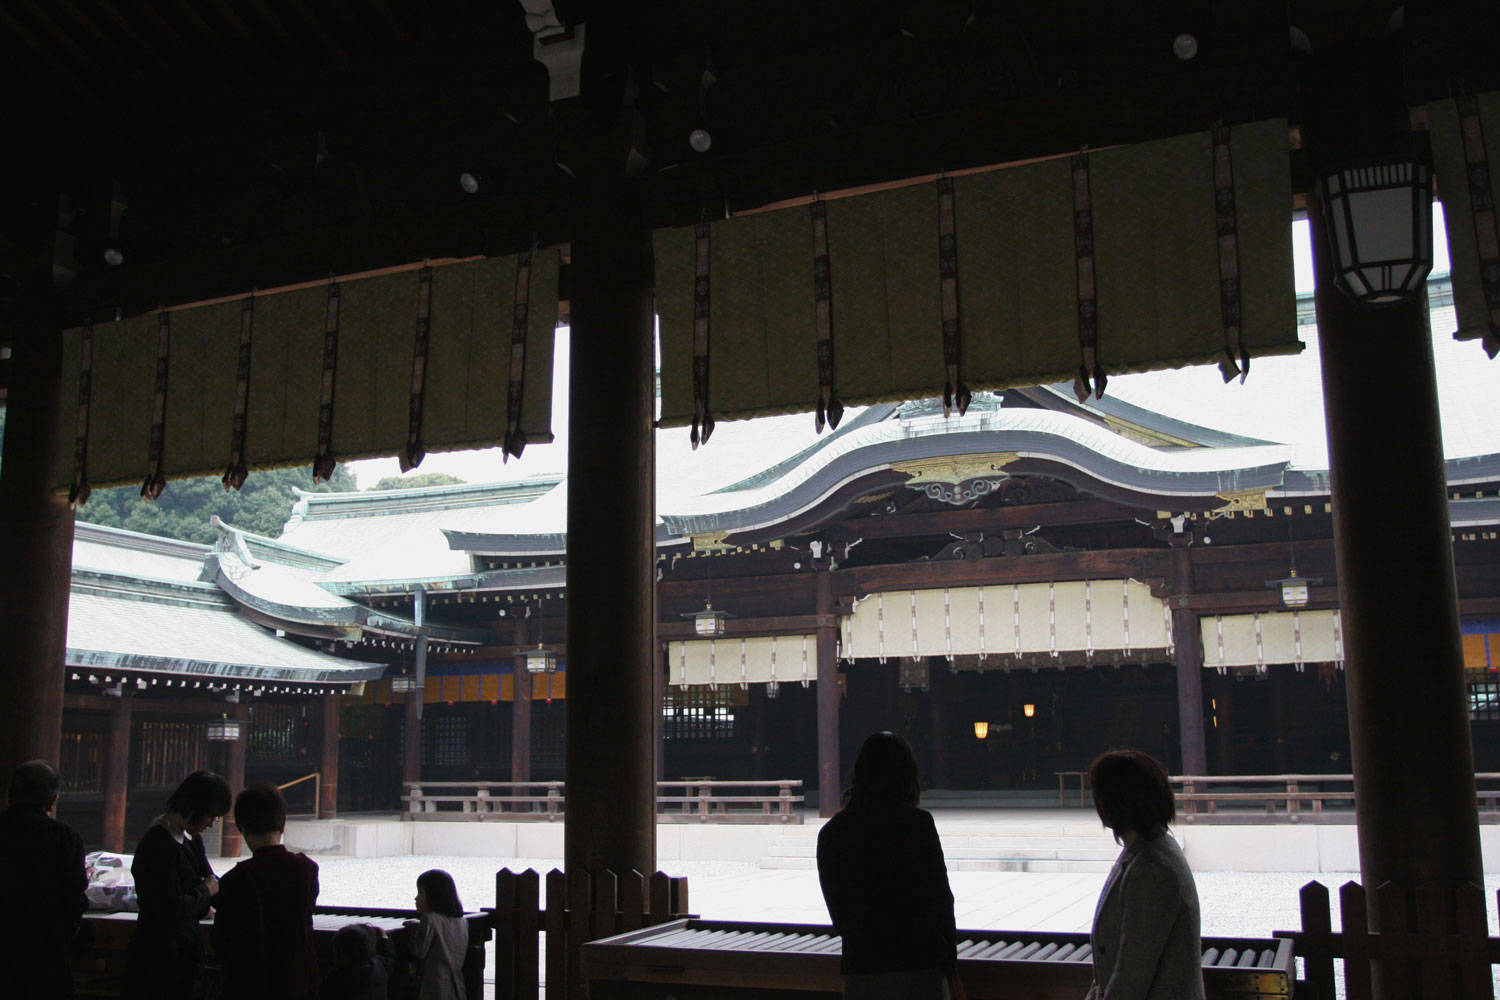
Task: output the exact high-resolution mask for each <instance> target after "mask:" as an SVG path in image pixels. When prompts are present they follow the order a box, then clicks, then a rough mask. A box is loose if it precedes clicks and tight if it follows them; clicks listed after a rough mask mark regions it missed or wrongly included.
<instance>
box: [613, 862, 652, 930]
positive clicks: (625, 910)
mask: <svg viewBox="0 0 1500 1000" xmlns="http://www.w3.org/2000/svg"><path fill="white" fill-rule="evenodd" d="M645 889H646V877H645V876H644V875H642V874H641V873H640V872H638V871H636V870H635V869H631V870H630V871H628V872H626V873H625V875H624V877H623V878H622V879H621V880H620V926H619V927H618V928H617V929H616V930H617V933H621V934H623V933H625V932H626V931H638V930H640V929H641V925H642V924H644V923H645V921H646V891H645Z"/></svg>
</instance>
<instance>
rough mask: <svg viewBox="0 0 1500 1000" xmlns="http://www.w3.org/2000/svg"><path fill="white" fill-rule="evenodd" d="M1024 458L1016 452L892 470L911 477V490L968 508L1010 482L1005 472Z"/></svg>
mask: <svg viewBox="0 0 1500 1000" xmlns="http://www.w3.org/2000/svg"><path fill="white" fill-rule="evenodd" d="M1020 457H1021V456H1020V455H1019V454H1017V453H1016V452H1013V451H996V452H989V453H987V454H983V455H953V456H948V457H945V458H923V459H917V460H915V461H911V462H893V463H892V464H891V468H892V469H893V470H895V471H896V472H904V473H906V474H907V475H908V476H910V477H911V478H910V479H908V480H907V481H906V486H907V488H908V489H913V490H919V491H921V492H923V493H926V494H927V495H928V496H929V497H931V498H932V499H933V500H941V501H942V502H944V503H951V504H966V503H969V502H970V501H972V500H977V499H978V498H979V497H982V496H985V495H987V494H989V493H992V492H994V491H995V490H996V489H997V488H998V487H999V486H1000V484H1001V483H1003V482H1005V481H1006V480H1007V479H1009V478H1010V474H1009V473H1007V472H1005V471H1004V469H1005V467H1006V466H1007V465H1009V464H1011V463H1012V462H1014V461H1016V460H1018V459H1019V458H1020Z"/></svg>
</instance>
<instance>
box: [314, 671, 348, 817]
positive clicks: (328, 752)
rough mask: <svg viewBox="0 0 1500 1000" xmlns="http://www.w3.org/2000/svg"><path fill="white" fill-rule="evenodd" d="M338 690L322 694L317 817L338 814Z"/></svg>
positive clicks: (339, 700)
mask: <svg viewBox="0 0 1500 1000" xmlns="http://www.w3.org/2000/svg"><path fill="white" fill-rule="evenodd" d="M341 705H342V701H341V696H340V694H339V692H338V691H329V692H327V693H325V694H324V695H323V736H322V739H321V740H320V741H319V744H318V749H319V751H320V757H321V760H320V761H319V763H318V772H319V777H318V818H319V819H336V818H337V817H338V814H339V710H340V708H341Z"/></svg>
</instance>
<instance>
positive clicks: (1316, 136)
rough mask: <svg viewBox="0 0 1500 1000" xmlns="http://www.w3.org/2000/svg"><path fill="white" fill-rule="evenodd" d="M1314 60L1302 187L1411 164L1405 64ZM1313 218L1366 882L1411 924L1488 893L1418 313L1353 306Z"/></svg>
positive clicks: (1367, 57)
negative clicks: (1430, 894)
mask: <svg viewBox="0 0 1500 1000" xmlns="http://www.w3.org/2000/svg"><path fill="white" fill-rule="evenodd" d="M1375 24H1378V22H1372V25H1375ZM1314 44H1315V46H1317V51H1318V53H1319V55H1318V57H1317V58H1316V60H1314V61H1313V62H1312V63H1311V64H1310V73H1309V76H1308V78H1307V83H1306V100H1305V101H1304V108H1305V111H1304V121H1303V132H1302V135H1303V148H1304V151H1305V153H1306V155H1307V159H1308V165H1309V167H1310V168H1312V170H1313V171H1314V176H1316V174H1317V172H1319V171H1321V170H1322V169H1324V168H1326V167H1328V166H1331V165H1333V164H1335V163H1341V162H1349V161H1351V160H1356V161H1358V160H1365V159H1369V158H1374V157H1379V156H1390V155H1403V154H1404V155H1411V153H1412V150H1413V146H1414V141H1413V135H1412V133H1411V131H1410V125H1409V121H1408V118H1407V111H1406V104H1405V100H1404V98H1403V96H1402V93H1401V87H1400V84H1401V71H1400V54H1399V52H1396V51H1393V50H1391V49H1385V48H1381V49H1378V50H1377V49H1376V48H1375V43H1371V47H1370V51H1368V52H1366V51H1363V50H1361V51H1340V50H1338V49H1336V48H1335V49H1332V50H1329V51H1325V49H1324V47H1323V46H1321V45H1318V43H1317V41H1316V40H1315V41H1314ZM1445 181H1447V182H1449V183H1458V184H1461V183H1463V179H1462V178H1447V179H1445ZM1308 217H1309V219H1310V221H1311V223H1312V235H1313V273H1314V276H1315V281H1316V292H1315V295H1314V304H1315V306H1316V308H1317V316H1318V345H1319V353H1320V354H1321V356H1322V362H1323V365H1322V371H1323V401H1324V413H1325V416H1326V418H1327V423H1328V450H1329V462H1330V472H1331V474H1332V480H1333V537H1334V551H1335V555H1336V558H1337V564H1338V582H1339V607H1340V611H1341V614H1342V618H1343V627H1344V652H1345V665H1346V671H1347V673H1346V677H1347V685H1348V699H1349V729H1350V743H1351V749H1352V752H1353V765H1354V793H1355V815H1356V820H1357V822H1358V827H1359V855H1360V870H1361V875H1362V881H1363V882H1364V884H1365V885H1366V886H1379V885H1381V884H1383V883H1385V882H1387V881H1392V882H1395V883H1397V884H1398V885H1400V886H1401V887H1402V888H1403V889H1404V890H1405V892H1406V893H1407V895H1408V906H1409V907H1411V908H1413V909H1412V913H1413V914H1414V913H1415V910H1414V906H1415V896H1414V891H1415V889H1416V888H1417V886H1418V885H1420V884H1422V883H1424V882H1433V883H1436V884H1437V885H1438V886H1440V887H1442V888H1444V889H1448V890H1452V889H1454V888H1456V887H1457V886H1459V885H1461V884H1462V883H1464V882H1473V883H1475V884H1476V885H1483V884H1484V881H1483V878H1484V872H1483V867H1482V864H1481V858H1480V845H1479V821H1478V805H1477V802H1476V795H1475V782H1474V757H1473V750H1472V746H1471V742H1470V734H1469V717H1468V706H1467V697H1466V690H1465V679H1464V665H1463V649H1462V644H1461V637H1460V634H1459V619H1458V595H1457V585H1456V582H1455V579H1454V568H1453V543H1452V539H1451V536H1450V534H1449V532H1450V527H1449V523H1448V497H1447V484H1446V479H1445V473H1444V464H1443V440H1442V434H1441V429H1440V425H1439V417H1438V397H1437V379H1436V375H1435V372H1434V366H1433V357H1432V338H1431V333H1430V331H1429V330H1428V313H1427V310H1428V306H1427V302H1426V298H1425V296H1423V297H1421V298H1420V299H1419V300H1418V301H1416V302H1411V303H1407V304H1398V305H1383V306H1378V307H1372V306H1365V305H1361V304H1359V303H1357V302H1355V301H1354V300H1352V299H1350V298H1349V297H1347V296H1346V295H1345V294H1344V293H1343V292H1342V291H1340V290H1339V289H1338V288H1337V287H1336V286H1335V284H1334V273H1333V268H1332V259H1331V257H1330V249H1329V240H1330V233H1329V232H1328V229H1327V227H1326V226H1325V225H1324V221H1323V217H1322V206H1321V204H1319V203H1318V202H1316V201H1314V202H1313V203H1312V204H1311V205H1309V208H1308ZM1444 335H1445V336H1446V335H1447V331H1444ZM1474 357H1475V362H1474V363H1476V364H1483V363H1484V360H1483V358H1482V357H1480V356H1479V353H1478V349H1477V348H1476V349H1475V355H1474ZM1393 400H1399V401H1400V405H1393V403H1392V401H1393ZM1393 455H1399V456H1401V461H1400V466H1399V469H1396V468H1394V467H1393V466H1392V464H1391V456H1393ZM1378 913H1379V909H1378V908H1377V907H1374V906H1372V907H1370V916H1371V920H1372V922H1375V921H1377V920H1378Z"/></svg>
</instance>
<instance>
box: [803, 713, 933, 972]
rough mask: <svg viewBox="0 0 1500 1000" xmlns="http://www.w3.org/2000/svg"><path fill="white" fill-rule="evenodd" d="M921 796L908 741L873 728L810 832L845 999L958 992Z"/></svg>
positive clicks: (929, 819) (930, 833)
mask: <svg viewBox="0 0 1500 1000" xmlns="http://www.w3.org/2000/svg"><path fill="white" fill-rule="evenodd" d="M919 795H920V792H919V789H918V785H917V761H916V758H915V757H914V756H913V755H912V752H911V747H910V746H909V745H908V744H907V742H906V740H904V739H903V738H901V737H900V736H898V735H897V734H895V733H889V732H886V733H875V734H874V735H873V736H871V737H870V738H869V739H867V740H865V745H864V746H863V747H862V748H861V749H860V751H859V757H858V758H857V759H856V760H855V762H854V780H853V782H852V783H851V786H850V789H849V793H848V795H847V797H846V800H845V805H844V808H843V809H841V810H840V811H839V812H838V814H837V815H835V816H834V817H833V818H832V819H830V820H829V821H828V822H827V823H825V824H824V825H823V829H822V830H821V831H819V833H818V881H819V883H820V884H821V885H822V887H823V899H824V901H825V902H826V903H827V904H828V915H829V917H831V918H832V920H833V926H834V929H835V930H837V931H838V932H839V936H840V937H842V938H843V942H844V953H843V959H842V961H841V963H840V966H839V971H840V972H841V973H842V974H843V977H844V996H846V997H893V996H900V997H906V998H929V997H931V998H944V1000H946V998H947V997H948V996H949V995H950V991H953V992H957V991H956V990H955V986H956V980H955V967H956V964H957V951H958V941H957V937H958V936H957V932H956V931H955V929H954V920H953V892H952V890H950V889H949V888H948V868H947V865H946V864H945V863H944V861H943V846H942V844H941V843H940V842H939V840H938V834H937V827H936V826H935V825H934V824H933V822H932V814H931V813H929V812H927V811H925V810H923V809H918V808H917V801H918V798H919Z"/></svg>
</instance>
